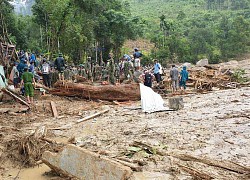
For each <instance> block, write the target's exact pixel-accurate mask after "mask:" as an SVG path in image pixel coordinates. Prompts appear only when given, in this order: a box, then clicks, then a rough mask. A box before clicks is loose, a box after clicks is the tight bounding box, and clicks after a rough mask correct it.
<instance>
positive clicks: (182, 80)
mask: <svg viewBox="0 0 250 180" xmlns="http://www.w3.org/2000/svg"><path fill="white" fill-rule="evenodd" d="M170 78H171V86H172V92H173V93H175V92H177V90H178V89H179V87H180V89H181V91H185V90H186V82H187V80H188V71H187V67H186V66H183V67H182V70H181V71H180V72H179V70H178V68H177V67H176V66H175V65H172V68H171V70H170Z"/></svg>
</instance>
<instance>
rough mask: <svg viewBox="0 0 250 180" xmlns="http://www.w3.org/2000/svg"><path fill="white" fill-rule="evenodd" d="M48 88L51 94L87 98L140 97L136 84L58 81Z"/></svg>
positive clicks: (122, 98) (126, 98) (124, 98)
mask: <svg viewBox="0 0 250 180" xmlns="http://www.w3.org/2000/svg"><path fill="white" fill-rule="evenodd" d="M54 87H55V88H54V89H52V90H50V93H51V94H53V95H59V96H70V97H79V98H83V99H89V100H106V101H136V100H139V99H140V89H139V85H138V84H123V85H117V86H114V85H88V84H80V83H73V82H64V84H63V83H62V82H60V81H58V82H57V83H56V84H55V85H54Z"/></svg>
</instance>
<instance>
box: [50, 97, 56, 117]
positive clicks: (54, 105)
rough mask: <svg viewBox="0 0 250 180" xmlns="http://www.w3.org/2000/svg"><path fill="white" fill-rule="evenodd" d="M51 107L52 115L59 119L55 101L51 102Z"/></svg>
mask: <svg viewBox="0 0 250 180" xmlns="http://www.w3.org/2000/svg"><path fill="white" fill-rule="evenodd" d="M50 106H51V110H52V114H53V116H54V117H55V118H58V112H57V109H56V104H55V102H54V101H51V102H50Z"/></svg>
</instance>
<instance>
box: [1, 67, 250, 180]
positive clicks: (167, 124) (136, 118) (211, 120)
mask: <svg viewBox="0 0 250 180" xmlns="http://www.w3.org/2000/svg"><path fill="white" fill-rule="evenodd" d="M240 66H242V64H240V65H239V67H240ZM247 72H248V71H247ZM36 99H37V100H36V106H35V107H34V108H33V109H32V111H31V112H28V113H16V114H11V115H10V114H6V113H3V114H0V129H1V131H0V155H1V156H0V157H1V158H0V162H1V164H0V179H4V180H5V179H6V180H9V179H14V178H15V177H16V179H21V180H22V179H23V180H26V179H36V180H45V179H46V180H48V179H55V176H51V174H50V173H46V172H48V171H50V169H49V168H48V167H47V166H45V165H43V164H42V165H39V166H38V167H34V168H28V169H27V168H24V167H22V164H21V163H17V162H13V161H11V158H9V159H6V158H2V157H3V155H4V154H5V153H7V152H6V151H5V144H4V142H5V141H6V139H8V138H10V137H11V135H13V134H16V135H17V136H18V135H19V134H20V133H27V134H29V133H32V132H34V131H35V129H36V128H37V127H39V126H41V125H46V126H47V128H48V129H49V130H48V131H49V133H48V134H49V138H51V139H53V140H55V141H57V142H62V143H68V140H69V139H70V138H72V137H75V141H74V142H71V143H75V144H76V145H77V146H81V147H84V148H87V149H89V150H91V151H94V152H97V153H100V154H101V155H103V156H106V157H108V158H119V157H122V158H127V159H130V160H140V161H143V162H145V164H144V166H143V171H145V172H147V173H146V174H140V173H139V174H137V177H138V178H137V179H140V177H143V178H144V177H149V178H148V179H150V177H157V178H156V179H163V178H164V177H168V179H192V178H193V177H192V176H191V175H190V174H189V173H187V172H184V171H183V170H182V169H181V168H180V167H179V166H178V164H182V165H185V166H188V167H193V168H195V169H198V170H200V171H202V172H204V173H206V174H209V175H211V176H212V177H214V178H215V179H247V177H246V176H243V175H242V174H237V173H233V172H229V171H226V170H223V169H221V168H216V167H212V166H207V165H205V164H201V163H194V162H183V161H181V160H180V159H178V158H175V157H173V156H171V155H167V156H162V155H159V154H157V153H152V152H148V151H144V150H139V151H133V150H131V149H134V146H133V142H134V141H139V142H143V143H146V144H148V145H150V146H152V147H154V148H156V149H160V150H161V151H164V152H166V153H169V154H171V153H176V152H178V153H183V154H188V155H193V156H199V157H207V158H210V159H213V160H219V161H232V162H234V163H237V164H240V165H242V166H245V167H250V149H249V147H250V128H249V127H250V87H243V88H240V89H233V90H222V91H211V92H209V93H205V94H198V93H196V94H187V95H183V99H184V109H182V110H179V111H166V112H158V113H152V114H145V113H143V112H142V111H141V110H140V109H138V107H140V102H139V101H137V102H126V103H120V104H118V103H113V102H106V101H86V100H81V99H78V98H63V97H57V96H51V95H46V96H40V95H37V98H36ZM52 100H53V101H54V102H55V103H56V107H57V110H58V114H59V118H57V119H56V118H53V117H52V112H51V109H50V102H51V101H52ZM165 103H166V106H167V103H168V100H167V99H165ZM12 106H13V107H14V106H17V105H15V102H14V101H11V100H8V101H6V102H4V103H2V104H0V108H5V107H12ZM18 107H19V106H18ZM107 107H108V108H110V111H109V112H108V113H107V114H104V115H102V116H100V117H97V118H94V119H91V120H89V121H86V122H82V123H76V121H77V120H79V119H81V118H83V117H86V116H88V115H90V114H94V113H96V112H99V111H101V110H103V109H104V108H107ZM53 128H57V129H58V130H52V129H53ZM20 169H21V171H20V172H19V170H20ZM152 173H153V174H152ZM154 173H155V174H154ZM57 178H59V177H57ZM151 179H152V178H151Z"/></svg>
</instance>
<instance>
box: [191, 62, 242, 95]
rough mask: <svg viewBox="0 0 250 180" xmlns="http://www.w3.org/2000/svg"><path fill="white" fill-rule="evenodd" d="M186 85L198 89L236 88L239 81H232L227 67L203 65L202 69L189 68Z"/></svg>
mask: <svg viewBox="0 0 250 180" xmlns="http://www.w3.org/2000/svg"><path fill="white" fill-rule="evenodd" d="M188 85H189V86H191V87H194V88H195V89H199V90H208V91H210V90H212V88H213V87H216V88H219V89H229V88H237V87H238V86H239V83H237V82H233V80H232V77H231V72H230V70H229V69H222V68H220V67H218V66H212V65H210V66H208V65H207V66H205V67H204V69H190V70H189V82H188Z"/></svg>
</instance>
